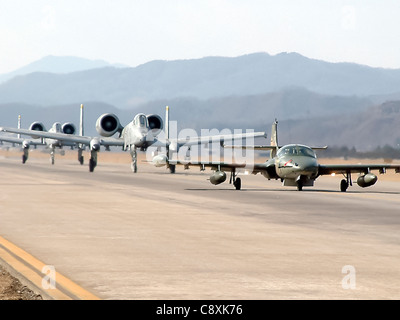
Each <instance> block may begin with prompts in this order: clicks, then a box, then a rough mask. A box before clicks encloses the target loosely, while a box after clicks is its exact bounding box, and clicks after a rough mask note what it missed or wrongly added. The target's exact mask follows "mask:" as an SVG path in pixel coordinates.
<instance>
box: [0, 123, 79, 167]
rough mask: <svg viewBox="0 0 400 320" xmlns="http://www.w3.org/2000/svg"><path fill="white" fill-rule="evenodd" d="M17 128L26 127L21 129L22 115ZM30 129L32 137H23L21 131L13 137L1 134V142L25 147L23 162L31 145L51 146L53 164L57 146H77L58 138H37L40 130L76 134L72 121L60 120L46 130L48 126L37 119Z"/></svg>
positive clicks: (26, 158)
mask: <svg viewBox="0 0 400 320" xmlns="http://www.w3.org/2000/svg"><path fill="white" fill-rule="evenodd" d="M17 130H19V131H23V130H24V129H21V116H20V115H19V116H18V129H17ZM29 130H30V131H31V132H32V133H33V134H32V135H31V137H32V139H23V138H21V133H18V136H17V137H11V136H6V135H2V136H0V142H10V143H12V144H19V145H21V146H22V149H23V154H22V163H25V162H26V161H27V160H28V157H29V148H30V147H31V146H35V147H36V146H46V147H48V148H50V161H51V164H54V158H55V149H56V148H60V149H62V147H63V146H70V147H71V148H73V147H74V146H75V143H71V142H68V141H62V140H57V139H49V138H43V139H41V140H39V141H38V140H37V139H38V138H39V136H38V133H39V131H40V132H48V133H62V134H69V135H73V134H75V132H76V129H75V126H74V124H73V123H71V122H66V123H64V124H61V123H60V122H55V123H54V124H53V125H52V127H51V128H50V130H49V131H46V128H45V126H44V125H43V123H41V122H38V121H35V122H33V123H32V124H31V125H30V126H29ZM10 132H11V131H10ZM82 163H83V158H82Z"/></svg>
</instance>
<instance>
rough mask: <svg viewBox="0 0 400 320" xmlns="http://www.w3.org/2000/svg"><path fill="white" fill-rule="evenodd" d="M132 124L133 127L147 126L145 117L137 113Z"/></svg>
mask: <svg viewBox="0 0 400 320" xmlns="http://www.w3.org/2000/svg"><path fill="white" fill-rule="evenodd" d="M133 124H134V125H135V126H137V127H141V128H147V127H148V126H149V123H148V121H147V117H146V116H145V115H144V114H142V113H139V114H138V115H136V117H135V118H134V119H133Z"/></svg>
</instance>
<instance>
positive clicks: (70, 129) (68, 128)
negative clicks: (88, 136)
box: [61, 122, 76, 134]
mask: <svg viewBox="0 0 400 320" xmlns="http://www.w3.org/2000/svg"><path fill="white" fill-rule="evenodd" d="M61 131H62V133H65V134H75V132H76V128H75V126H74V124H73V123H71V122H66V123H64V124H63V125H62V126H61Z"/></svg>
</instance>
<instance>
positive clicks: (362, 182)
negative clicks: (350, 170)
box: [357, 173, 378, 188]
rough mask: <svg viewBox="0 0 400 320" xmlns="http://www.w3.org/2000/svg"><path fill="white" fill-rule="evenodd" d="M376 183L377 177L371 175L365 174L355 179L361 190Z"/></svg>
mask: <svg viewBox="0 0 400 320" xmlns="http://www.w3.org/2000/svg"><path fill="white" fill-rule="evenodd" d="M376 181H378V177H377V176H376V175H374V174H373V173H367V174H365V175H363V176H359V177H358V178H357V184H358V185H359V186H360V187H361V188H365V187H369V186H372V185H374V184H375V183H376Z"/></svg>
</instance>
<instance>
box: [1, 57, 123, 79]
mask: <svg viewBox="0 0 400 320" xmlns="http://www.w3.org/2000/svg"><path fill="white" fill-rule="evenodd" d="M111 66H114V67H123V66H122V65H112V64H110V63H108V62H106V61H103V60H90V59H85V58H78V57H57V56H47V57H44V58H42V59H40V60H37V61H34V62H32V63H30V64H28V65H26V66H24V67H22V68H19V69H17V70H15V71H13V72H10V73H7V74H1V75H0V83H1V82H4V81H6V80H9V79H12V78H14V77H16V76H19V75H27V74H30V73H33V72H48V73H71V72H77V71H84V70H91V69H97V68H104V67H111ZM124 67H126V66H124Z"/></svg>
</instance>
